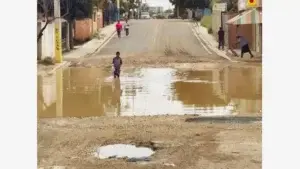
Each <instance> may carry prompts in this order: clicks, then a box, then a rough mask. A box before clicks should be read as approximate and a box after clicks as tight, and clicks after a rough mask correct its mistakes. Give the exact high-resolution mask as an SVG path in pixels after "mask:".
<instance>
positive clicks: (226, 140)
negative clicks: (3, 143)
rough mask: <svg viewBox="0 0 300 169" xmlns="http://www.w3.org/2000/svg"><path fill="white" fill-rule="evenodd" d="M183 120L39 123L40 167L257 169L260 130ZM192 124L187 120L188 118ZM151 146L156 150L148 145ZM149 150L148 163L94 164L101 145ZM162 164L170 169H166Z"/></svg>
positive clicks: (110, 161) (104, 119) (112, 161)
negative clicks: (154, 150) (130, 146)
mask: <svg viewBox="0 0 300 169" xmlns="http://www.w3.org/2000/svg"><path fill="white" fill-rule="evenodd" d="M187 118H188V117H187V116H172V117H170V116H159V117H118V118H113V117H111V118H110V117H100V118H85V119H58V120H56V119H51V120H50V119H47V120H45V119H42V120H39V126H38V140H39V141H38V147H39V149H38V150H39V151H38V163H39V166H40V167H46V166H66V167H68V168H79V169H85V168H91V169H94V168H95V169H96V168H105V169H115V168H123V169H137V168H149V169H150V168H178V169H202V168H203V169H216V168H220V169H221V168H224V169H225V168H226V169H227V168H230V169H232V168H234V169H241V168H243V169H259V168H261V124H260V123H259V122H258V123H254V124H238V123H235V124H234V123H227V124H226V123H225V124H222V123H192V122H185V120H186V119H187ZM190 118H192V117H190ZM151 141H152V142H157V143H158V144H156V145H151ZM115 143H125V144H126V143H131V144H136V145H141V146H149V147H152V148H153V147H154V148H155V149H156V152H155V154H154V155H153V157H152V158H151V161H150V162H149V163H135V162H127V161H126V159H108V160H100V159H97V158H95V157H94V156H93V153H94V152H95V151H96V148H97V147H98V146H101V145H108V144H115ZM166 163H169V164H174V165H175V167H170V166H166Z"/></svg>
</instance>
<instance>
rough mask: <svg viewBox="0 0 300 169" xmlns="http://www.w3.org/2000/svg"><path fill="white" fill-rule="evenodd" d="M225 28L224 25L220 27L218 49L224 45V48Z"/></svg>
mask: <svg viewBox="0 0 300 169" xmlns="http://www.w3.org/2000/svg"><path fill="white" fill-rule="evenodd" d="M224 35H225V33H224V30H223V28H222V27H220V29H219V31H218V36H219V47H218V49H219V50H220V48H221V47H222V50H224Z"/></svg>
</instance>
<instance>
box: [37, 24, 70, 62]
mask: <svg viewBox="0 0 300 169" xmlns="http://www.w3.org/2000/svg"><path fill="white" fill-rule="evenodd" d="M45 24H46V22H42V21H39V22H37V33H38V32H39V30H40V29H42V27H43V26H44V25H45ZM63 24H66V25H68V24H67V23H66V21H62V25H63ZM54 27H55V23H54V22H52V23H49V24H48V25H47V27H46V29H45V30H44V32H43V36H42V38H41V39H40V41H39V42H38V46H37V47H38V55H39V56H41V59H44V58H46V57H54V56H55V47H54V42H55V32H54ZM63 31H65V32H64V33H63ZM68 31H69V29H64V30H62V35H63V34H67V36H66V37H65V38H64V39H63V40H62V48H63V50H65V49H67V48H68V45H69V43H68V42H69V36H68Z"/></svg>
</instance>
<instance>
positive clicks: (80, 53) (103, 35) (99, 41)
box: [64, 23, 116, 60]
mask: <svg viewBox="0 0 300 169" xmlns="http://www.w3.org/2000/svg"><path fill="white" fill-rule="evenodd" d="M115 32H116V29H115V23H113V24H111V25H108V26H106V27H104V28H102V29H101V31H100V32H99V37H97V38H94V39H92V40H90V41H88V42H87V43H85V44H84V45H82V46H80V47H79V48H78V49H76V50H72V51H70V52H68V53H66V54H64V60H70V59H80V58H84V57H86V56H89V55H91V54H94V53H95V52H96V51H97V50H98V49H99V48H101V47H102V46H103V45H104V44H105V43H106V42H107V41H109V40H110V38H111V37H113V36H114V34H115Z"/></svg>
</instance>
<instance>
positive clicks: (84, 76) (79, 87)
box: [63, 68, 105, 117]
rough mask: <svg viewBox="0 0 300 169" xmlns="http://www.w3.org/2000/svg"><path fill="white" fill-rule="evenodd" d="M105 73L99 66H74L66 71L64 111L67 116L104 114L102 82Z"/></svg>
mask: <svg viewBox="0 0 300 169" xmlns="http://www.w3.org/2000/svg"><path fill="white" fill-rule="evenodd" d="M104 77H105V74H104V72H103V71H102V70H101V69H97V68H73V69H67V70H65V71H64V80H63V81H64V92H63V94H64V97H63V100H64V104H63V112H64V116H67V117H91V116H101V115H103V114H104V108H103V103H102V100H101V97H99V96H100V95H101V93H102V92H103V91H102V88H101V84H102V82H103V80H104Z"/></svg>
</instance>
